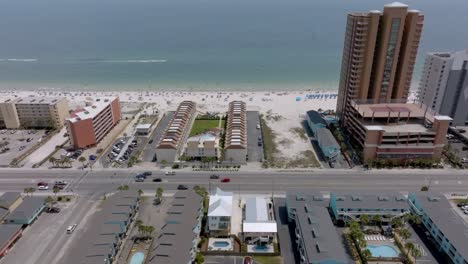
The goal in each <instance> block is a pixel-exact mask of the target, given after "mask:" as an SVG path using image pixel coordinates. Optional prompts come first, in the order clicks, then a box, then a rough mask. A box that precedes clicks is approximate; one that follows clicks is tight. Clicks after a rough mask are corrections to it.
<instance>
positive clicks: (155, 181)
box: [153, 178, 162, 182]
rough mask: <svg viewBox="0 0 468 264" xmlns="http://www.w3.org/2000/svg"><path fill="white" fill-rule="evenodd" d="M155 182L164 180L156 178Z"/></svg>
mask: <svg viewBox="0 0 468 264" xmlns="http://www.w3.org/2000/svg"><path fill="white" fill-rule="evenodd" d="M153 182H162V179H161V178H154V179H153Z"/></svg>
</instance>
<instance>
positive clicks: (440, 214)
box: [408, 192, 468, 264]
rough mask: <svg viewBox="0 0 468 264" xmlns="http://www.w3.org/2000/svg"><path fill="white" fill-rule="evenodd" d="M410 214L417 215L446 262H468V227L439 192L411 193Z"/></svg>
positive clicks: (409, 200)
mask: <svg viewBox="0 0 468 264" xmlns="http://www.w3.org/2000/svg"><path fill="white" fill-rule="evenodd" d="M408 202H409V205H410V208H411V212H413V213H414V214H416V215H418V216H419V217H420V219H421V223H422V225H423V226H424V227H425V228H426V230H427V232H426V233H427V234H428V235H429V236H430V237H431V241H433V242H434V244H435V245H436V247H437V249H438V250H439V251H440V252H444V253H445V254H446V255H447V257H448V259H449V261H448V262H447V263H449V262H450V263H454V264H467V263H468V244H467V242H468V227H467V225H466V223H465V222H464V220H463V219H462V218H461V217H460V216H459V215H458V214H457V213H456V212H455V211H454V210H453V208H452V205H450V203H449V201H448V200H447V198H446V197H445V196H444V195H443V194H440V193H434V192H419V193H409V195H408Z"/></svg>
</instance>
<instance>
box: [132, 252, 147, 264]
mask: <svg viewBox="0 0 468 264" xmlns="http://www.w3.org/2000/svg"><path fill="white" fill-rule="evenodd" d="M144 259H145V253H143V252H135V253H134V254H133V255H132V258H131V259H130V263H129V264H142V263H143V260H144Z"/></svg>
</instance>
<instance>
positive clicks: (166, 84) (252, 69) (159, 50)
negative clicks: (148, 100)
mask: <svg viewBox="0 0 468 264" xmlns="http://www.w3.org/2000/svg"><path fill="white" fill-rule="evenodd" d="M0 2H1V3H2V5H1V8H0V26H1V28H2V35H3V36H4V37H3V38H2V41H0V89H3V90H5V89H35V88H60V89H68V90H76V89H80V90H106V89H112V90H154V91H156V90H193V91H198V90H218V91H219V90H230V91H232V90H245V91H253V90H292V89H313V90H330V89H331V90H334V89H336V88H337V85H338V78H339V71H340V63H341V55H342V46H343V38H344V34H343V33H344V29H345V24H346V13H347V12H351V11H368V10H372V9H379V10H381V9H382V8H383V5H384V4H385V3H388V2H391V0H353V1H343V0H287V1H286V0H133V1H128V0H99V1H96V0H68V1H63V0H42V1H37V0H14V1H11V0H0ZM408 4H409V5H410V8H412V9H419V10H421V11H423V12H424V13H425V15H426V18H425V26H424V31H423V37H422V41H421V48H420V52H419V55H418V66H417V68H416V70H415V76H416V78H414V79H413V82H416V83H417V82H418V81H419V77H418V76H419V75H420V70H421V65H422V62H423V57H424V56H423V55H424V53H425V52H427V51H433V50H436V51H445V50H449V51H450V50H461V49H464V48H466V43H468V34H466V25H467V24H468V16H466V14H465V13H466V10H468V1H466V0H451V1H450V3H448V2H446V1H440V0H424V1H409V3H408ZM446 14H450V15H446ZM447 29H450V30H447Z"/></svg>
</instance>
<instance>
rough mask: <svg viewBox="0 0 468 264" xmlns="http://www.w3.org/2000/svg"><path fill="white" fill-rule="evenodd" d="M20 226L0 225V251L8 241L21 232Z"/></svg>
mask: <svg viewBox="0 0 468 264" xmlns="http://www.w3.org/2000/svg"><path fill="white" fill-rule="evenodd" d="M21 228H22V226H21V225H12V224H1V225H0V250H1V249H3V248H4V247H5V246H6V245H7V244H8V243H9V242H10V240H11V239H12V238H13V237H14V236H15V234H16V233H18V232H19V231H20V230H21Z"/></svg>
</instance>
